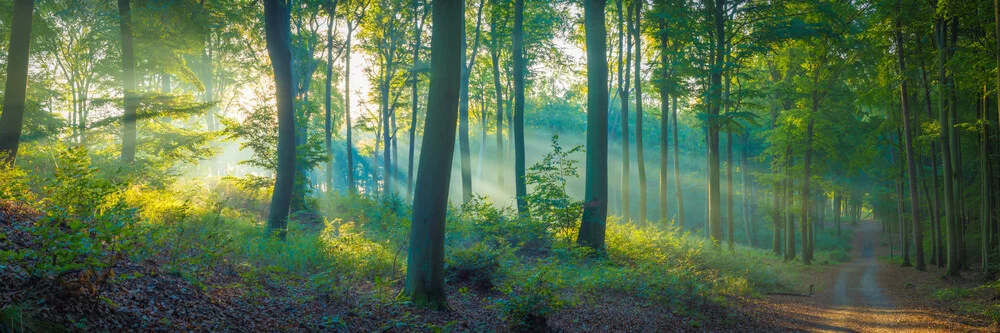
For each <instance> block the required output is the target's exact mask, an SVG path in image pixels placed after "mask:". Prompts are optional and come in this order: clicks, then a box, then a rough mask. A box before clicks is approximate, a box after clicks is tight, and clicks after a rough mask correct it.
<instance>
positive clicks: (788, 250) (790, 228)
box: [783, 145, 795, 261]
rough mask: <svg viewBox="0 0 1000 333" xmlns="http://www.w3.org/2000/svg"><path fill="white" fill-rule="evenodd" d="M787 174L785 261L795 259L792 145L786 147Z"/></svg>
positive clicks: (785, 186) (785, 178) (785, 177)
mask: <svg viewBox="0 0 1000 333" xmlns="http://www.w3.org/2000/svg"><path fill="white" fill-rule="evenodd" d="M785 156H786V157H785V158H786V159H787V160H786V161H785V175H784V182H785V185H784V188H785V190H784V191H785V196H784V197H785V199H784V204H783V206H784V208H785V209H784V210H785V211H787V214H786V215H787V216H786V217H785V261H792V260H795V220H794V218H795V215H794V214H793V213H792V200H793V199H792V194H793V190H792V185H793V184H792V175H791V173H792V164H793V162H792V146H790V145H789V146H787V147H785Z"/></svg>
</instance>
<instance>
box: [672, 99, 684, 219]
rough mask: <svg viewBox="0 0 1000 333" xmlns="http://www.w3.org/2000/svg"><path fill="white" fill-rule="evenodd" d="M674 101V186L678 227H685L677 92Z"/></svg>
mask: <svg viewBox="0 0 1000 333" xmlns="http://www.w3.org/2000/svg"><path fill="white" fill-rule="evenodd" d="M671 97H672V98H673V101H672V103H671V104H673V109H672V111H671V114H672V116H673V118H674V121H673V127H674V128H673V134H672V135H673V137H674V138H673V139H674V186H675V187H676V192H675V193H674V195H675V196H676V197H677V227H678V228H682V229H683V228H684V191H683V190H682V185H683V184H681V157H680V149H679V146H678V140H677V94H674V95H673V96H671Z"/></svg>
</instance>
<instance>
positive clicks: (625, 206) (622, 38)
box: [617, 0, 634, 221]
mask: <svg viewBox="0 0 1000 333" xmlns="http://www.w3.org/2000/svg"><path fill="white" fill-rule="evenodd" d="M622 2H623V0H618V2H617V7H618V8H617V9H618V95H619V96H620V101H621V123H622V138H621V140H622V141H621V146H622V180H621V190H622V193H621V196H622V221H629V220H631V212H632V209H631V208H632V204H631V202H630V200H629V194H630V193H629V192H630V187H629V182H630V181H631V179H630V178H631V177H629V172H630V168H629V152H628V151H629V144H628V120H629V119H628V108H629V104H628V95H629V85H630V82H631V79H632V78H631V76H632V75H631V74H630V73H631V69H632V66H630V65H631V64H632V36H633V34H632V33H631V30H632V29H631V27H632V15H633V13H634V9H633V8H632V7H628V9H625V8H623V7H622V6H623V5H622ZM626 10H627V11H628V13H629V15H628V19H627V20H626V18H625V17H624V15H625V14H624V13H625V11H626ZM625 24H628V26H629V31H628V32H627V31H626V30H625Z"/></svg>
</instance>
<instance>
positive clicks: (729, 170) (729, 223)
mask: <svg viewBox="0 0 1000 333" xmlns="http://www.w3.org/2000/svg"><path fill="white" fill-rule="evenodd" d="M727 53H728V52H727ZM725 85H726V91H725V99H724V100H723V103H725V104H724V105H725V107H726V111H725V112H726V113H729V88H730V83H729V74H726V75H725ZM726 213H727V214H726V227H727V228H728V229H727V230H726V231H727V235H726V236H727V239H728V241H729V249H730V250H733V249H735V246H736V242H735V240H734V238H735V237H734V235H733V233H734V231H735V228H734V227H733V133H732V132H731V131H726Z"/></svg>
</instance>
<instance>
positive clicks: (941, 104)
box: [934, 17, 961, 276]
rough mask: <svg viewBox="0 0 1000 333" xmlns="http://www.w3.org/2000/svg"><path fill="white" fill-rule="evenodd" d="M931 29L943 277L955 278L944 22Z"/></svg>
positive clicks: (955, 235) (955, 239)
mask: <svg viewBox="0 0 1000 333" xmlns="http://www.w3.org/2000/svg"><path fill="white" fill-rule="evenodd" d="M934 28H935V38H936V39H937V43H938V49H937V50H938V54H937V65H938V82H939V84H938V94H939V96H941V98H939V99H938V109H939V118H938V121H939V123H940V124H941V134H940V140H941V155H942V158H941V164H942V166H943V167H942V169H943V171H944V177H943V178H944V214H945V225H946V226H947V232H948V238H947V240H948V249H947V267H946V272H945V274H946V275H949V276H958V275H959V269H960V268H961V266H960V264H959V260H958V252H959V251H958V246H959V244H958V241H959V240H958V237H959V235H958V221H957V219H956V218H955V213H956V212H955V207H954V206H955V186H954V184H953V183H954V178H952V176H951V175H952V174H953V172H952V160H951V155H952V153H951V143H950V142H951V139H950V135H951V134H950V132H951V131H949V130H948V128H950V127H951V117H950V116H949V112H948V106H947V105H946V99H947V98H945V96H947V91H946V90H947V87H946V84H945V82H947V79H946V76H945V63H946V62H947V60H946V59H945V58H946V56H945V54H946V51H945V29H946V26H945V23H944V19H943V18H941V17H938V18H936V19H935V22H934Z"/></svg>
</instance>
